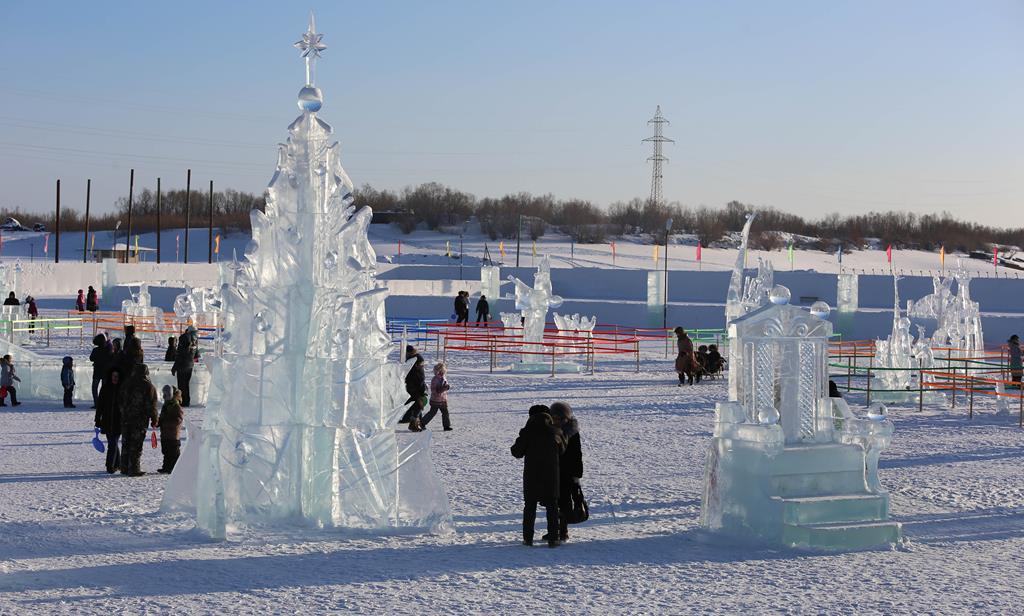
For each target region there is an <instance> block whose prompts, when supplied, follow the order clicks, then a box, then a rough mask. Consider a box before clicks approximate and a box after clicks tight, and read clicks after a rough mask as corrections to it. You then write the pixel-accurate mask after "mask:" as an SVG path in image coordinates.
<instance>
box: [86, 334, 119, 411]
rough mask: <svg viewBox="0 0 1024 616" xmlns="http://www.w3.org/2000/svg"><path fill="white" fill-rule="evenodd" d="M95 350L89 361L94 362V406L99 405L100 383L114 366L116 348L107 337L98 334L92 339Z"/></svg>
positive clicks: (90, 354)
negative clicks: (114, 348)
mask: <svg viewBox="0 0 1024 616" xmlns="http://www.w3.org/2000/svg"><path fill="white" fill-rule="evenodd" d="M92 345H93V347H94V348H93V350H92V352H91V353H89V361H91V362H92V406H93V408H97V407H98V406H99V398H100V383H102V382H103V379H105V378H107V373H109V372H110V369H111V368H112V367H113V362H114V350H113V348H111V346H110V343H109V342H107V337H106V336H104V335H103V334H96V335H95V336H93V339H92Z"/></svg>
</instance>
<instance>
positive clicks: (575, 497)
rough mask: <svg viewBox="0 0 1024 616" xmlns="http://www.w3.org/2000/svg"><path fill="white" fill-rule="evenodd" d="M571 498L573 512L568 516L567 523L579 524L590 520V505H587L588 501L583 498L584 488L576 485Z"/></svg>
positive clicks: (570, 494)
mask: <svg viewBox="0 0 1024 616" xmlns="http://www.w3.org/2000/svg"><path fill="white" fill-rule="evenodd" d="M569 496H570V498H571V499H572V511H570V512H569V515H568V516H566V520H565V521H566V523H567V524H579V523H581V522H586V521H587V520H588V519H590V505H588V504H587V499H586V498H585V497H584V496H583V488H581V487H580V485H579V484H576V485H575V486H573V489H572V492H570V493H569Z"/></svg>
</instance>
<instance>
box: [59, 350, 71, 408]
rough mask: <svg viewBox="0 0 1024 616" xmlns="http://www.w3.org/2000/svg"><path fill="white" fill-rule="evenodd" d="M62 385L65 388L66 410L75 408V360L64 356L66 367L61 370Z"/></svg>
mask: <svg viewBox="0 0 1024 616" xmlns="http://www.w3.org/2000/svg"><path fill="white" fill-rule="evenodd" d="M60 384H61V386H62V387H63V388H64V408H66V409H73V408H75V404H74V398H75V360H74V359H73V358H72V357H71V356H70V355H65V356H64V367H63V368H61V369H60Z"/></svg>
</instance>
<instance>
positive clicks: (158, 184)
mask: <svg viewBox="0 0 1024 616" xmlns="http://www.w3.org/2000/svg"><path fill="white" fill-rule="evenodd" d="M156 262H157V263H160V178H157V179H156Z"/></svg>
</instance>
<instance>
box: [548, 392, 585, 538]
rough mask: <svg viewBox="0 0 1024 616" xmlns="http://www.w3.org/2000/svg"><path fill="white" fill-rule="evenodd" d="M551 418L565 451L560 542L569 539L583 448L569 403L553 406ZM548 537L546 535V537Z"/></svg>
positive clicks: (560, 486)
mask: <svg viewBox="0 0 1024 616" xmlns="http://www.w3.org/2000/svg"><path fill="white" fill-rule="evenodd" d="M551 417H552V418H553V419H554V422H555V425H556V426H558V427H559V428H561V430H562V438H564V439H565V451H564V452H563V453H562V456H561V458H559V460H558V540H559V541H566V540H568V539H569V525H568V522H567V521H568V519H569V514H571V513H572V493H573V491H574V490H575V488H576V486H578V485H579V484H580V479H581V478H582V477H583V447H582V445H581V444H580V424H579V422H578V421H576V416H575V415H573V412H572V407H570V406H569V403H568V402H555V403H554V404H552V405H551ZM544 538H545V539H547V538H548V537H547V536H546V535H545V537H544Z"/></svg>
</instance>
